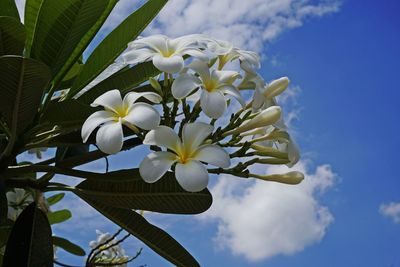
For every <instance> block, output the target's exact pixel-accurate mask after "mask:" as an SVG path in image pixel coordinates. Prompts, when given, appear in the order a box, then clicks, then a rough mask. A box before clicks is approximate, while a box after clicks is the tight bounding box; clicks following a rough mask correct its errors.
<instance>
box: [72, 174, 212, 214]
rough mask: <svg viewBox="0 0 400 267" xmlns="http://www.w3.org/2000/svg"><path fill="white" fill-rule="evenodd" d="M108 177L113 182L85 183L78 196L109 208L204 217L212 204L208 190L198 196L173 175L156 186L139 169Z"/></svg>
mask: <svg viewBox="0 0 400 267" xmlns="http://www.w3.org/2000/svg"><path fill="white" fill-rule="evenodd" d="M119 175H120V176H119ZM106 177H107V178H109V179H108V180H100V179H87V180H85V181H83V182H82V183H80V184H79V185H78V186H77V189H80V190H77V191H76V194H78V195H79V196H81V197H82V196H87V197H90V198H91V199H95V200H98V201H100V202H103V203H104V204H106V205H108V206H113V207H118V208H125V209H135V210H148V211H155V212H160V213H172V214H197V213H202V212H204V211H206V210H208V208H209V207H210V206H211V203H212V197H211V194H210V192H209V191H208V190H207V189H204V190H203V191H200V192H196V193H191V192H187V191H185V190H184V189H182V188H181V187H180V185H179V184H178V183H177V181H176V179H175V177H174V175H173V173H170V172H169V173H167V174H166V175H165V176H164V177H163V178H162V179H160V180H159V181H157V182H155V183H152V184H149V183H146V182H144V181H143V179H142V178H141V177H140V174H139V171H138V170H137V169H134V170H125V171H117V172H113V173H109V174H108V175H107V176H106Z"/></svg>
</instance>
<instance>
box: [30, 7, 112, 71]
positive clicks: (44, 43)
mask: <svg viewBox="0 0 400 267" xmlns="http://www.w3.org/2000/svg"><path fill="white" fill-rule="evenodd" d="M108 3H109V0H63V1H49V0H45V1H43V2H42V4H41V8H40V11H39V12H38V13H37V20H36V25H35V30H34V36H33V41H32V47H31V51H30V56H31V57H32V58H35V59H38V60H40V61H42V62H44V63H45V64H47V65H48V66H49V67H50V68H51V70H52V73H53V75H55V74H57V73H58V71H59V70H60V69H61V68H62V67H63V65H64V64H65V63H66V61H67V60H68V58H69V57H70V56H71V54H72V52H73V51H74V49H75V47H76V46H77V45H78V44H79V42H80V41H81V39H82V38H83V37H84V36H85V34H86V33H87V32H88V31H89V30H90V29H91V28H92V27H93V26H94V25H95V23H96V22H97V20H98V18H99V17H100V16H101V15H102V14H103V12H104V10H105V9H106V8H107V6H108Z"/></svg>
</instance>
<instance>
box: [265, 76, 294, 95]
mask: <svg viewBox="0 0 400 267" xmlns="http://www.w3.org/2000/svg"><path fill="white" fill-rule="evenodd" d="M289 82H290V81H289V79H288V77H282V78H279V79H277V80H274V81H272V82H271V83H270V84H269V85H268V86H267V88H266V90H265V91H264V96H265V97H266V98H273V97H275V96H278V95H280V94H281V93H282V92H283V91H285V90H286V88H287V87H288V86H289Z"/></svg>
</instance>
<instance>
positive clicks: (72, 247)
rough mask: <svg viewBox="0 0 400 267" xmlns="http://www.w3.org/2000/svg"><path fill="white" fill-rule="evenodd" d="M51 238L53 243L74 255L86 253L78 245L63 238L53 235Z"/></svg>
mask: <svg viewBox="0 0 400 267" xmlns="http://www.w3.org/2000/svg"><path fill="white" fill-rule="evenodd" d="M52 239H53V245H55V246H57V247H60V248H62V249H63V250H65V251H67V252H69V253H71V254H74V255H76V256H85V255H86V253H85V251H84V250H83V249H82V248H81V247H80V246H78V245H76V244H74V243H72V242H71V241H69V240H67V239H65V238H62V237H58V236H53V238H52Z"/></svg>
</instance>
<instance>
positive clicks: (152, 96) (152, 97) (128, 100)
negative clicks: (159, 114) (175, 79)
mask: <svg viewBox="0 0 400 267" xmlns="http://www.w3.org/2000/svg"><path fill="white" fill-rule="evenodd" d="M141 97H143V98H145V99H147V100H149V101H150V102H153V103H157V104H158V103H160V102H161V100H162V97H161V96H160V95H159V94H156V93H153V92H143V93H138V92H130V93H128V94H127V95H126V96H125V97H124V100H123V102H124V108H125V109H128V111H129V110H130V109H131V108H132V105H133V104H134V103H135V102H136V101H137V100H138V99H139V98H141Z"/></svg>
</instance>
